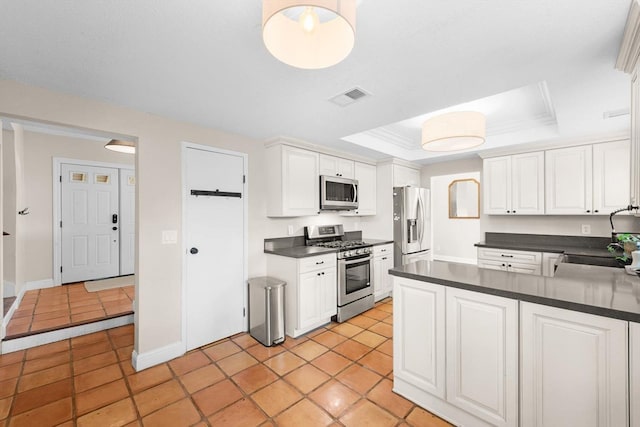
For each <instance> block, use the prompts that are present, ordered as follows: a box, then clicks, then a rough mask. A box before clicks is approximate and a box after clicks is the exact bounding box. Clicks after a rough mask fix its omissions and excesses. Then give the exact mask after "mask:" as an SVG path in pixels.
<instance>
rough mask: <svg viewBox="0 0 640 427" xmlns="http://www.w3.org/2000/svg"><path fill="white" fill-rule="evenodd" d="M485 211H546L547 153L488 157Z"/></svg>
mask: <svg viewBox="0 0 640 427" xmlns="http://www.w3.org/2000/svg"><path fill="white" fill-rule="evenodd" d="M482 169H483V181H484V191H483V194H484V203H483V205H484V213H485V214H489V215H491V214H496V215H509V214H510V215H514V214H515V215H540V214H544V152H542V151H540V152H534V153H526V154H518V155H513V156H502V157H494V158H489V159H485V160H484V162H483V168H482Z"/></svg>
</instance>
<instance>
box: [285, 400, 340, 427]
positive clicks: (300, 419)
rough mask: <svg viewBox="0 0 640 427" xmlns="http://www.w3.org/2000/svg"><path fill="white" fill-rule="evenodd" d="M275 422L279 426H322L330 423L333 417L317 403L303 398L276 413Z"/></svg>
mask: <svg viewBox="0 0 640 427" xmlns="http://www.w3.org/2000/svg"><path fill="white" fill-rule="evenodd" d="M276 423H277V424H278V426H279V427H300V426H304V427H324V426H328V425H331V424H332V423H333V419H332V418H331V417H330V416H329V415H328V414H327V413H326V412H325V411H323V410H322V409H320V408H319V407H318V406H317V405H315V404H313V403H311V402H310V401H308V400H306V399H305V400H301V401H300V402H298V403H296V404H295V405H293V406H292V407H291V408H289V409H287V410H286V411H284V412H283V413H282V414H280V415H278V417H277V418H276Z"/></svg>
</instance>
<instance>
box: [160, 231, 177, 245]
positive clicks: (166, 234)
mask: <svg viewBox="0 0 640 427" xmlns="http://www.w3.org/2000/svg"><path fill="white" fill-rule="evenodd" d="M176 243H178V230H163V231H162V244H163V245H175V244H176Z"/></svg>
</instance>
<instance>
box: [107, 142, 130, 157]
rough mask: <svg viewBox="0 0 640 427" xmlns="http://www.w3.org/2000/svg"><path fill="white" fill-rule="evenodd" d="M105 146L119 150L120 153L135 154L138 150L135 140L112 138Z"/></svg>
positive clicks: (112, 149)
mask: <svg viewBox="0 0 640 427" xmlns="http://www.w3.org/2000/svg"><path fill="white" fill-rule="evenodd" d="M104 148H106V149H107V150H111V151H117V152H118V153H127V154H135V152H136V145H135V144H134V143H133V142H129V141H122V140H120V139H112V140H111V141H109V142H108V143H107V145H105V146H104Z"/></svg>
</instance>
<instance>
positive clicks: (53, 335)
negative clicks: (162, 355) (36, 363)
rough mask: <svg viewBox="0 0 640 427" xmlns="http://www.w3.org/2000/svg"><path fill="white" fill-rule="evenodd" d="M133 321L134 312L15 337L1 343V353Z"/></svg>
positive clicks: (128, 323)
mask: <svg viewBox="0 0 640 427" xmlns="http://www.w3.org/2000/svg"><path fill="white" fill-rule="evenodd" d="M132 323H133V314H128V315H126V316H120V317H114V318H111V319H106V320H100V321H98V322H92V323H86V324H84V325H78V326H72V327H70V328H63V329H58V330H55V331H49V332H43V333H40V334H35V335H29V336H26V337H20V338H14V339H11V340H7V341H2V342H1V343H0V346H1V348H0V350H1V352H0V354H6V353H12V352H14V351H18V350H24V349H27V348H31V347H37V346H39V345H43V344H50V343H52V342H56V341H63V340H66V339H69V338H73V337H78V336H80V335H87V334H92V333H94V332H98V331H104V330H105V329H111V328H117V327H118V326H125V325H130V324H132Z"/></svg>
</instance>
